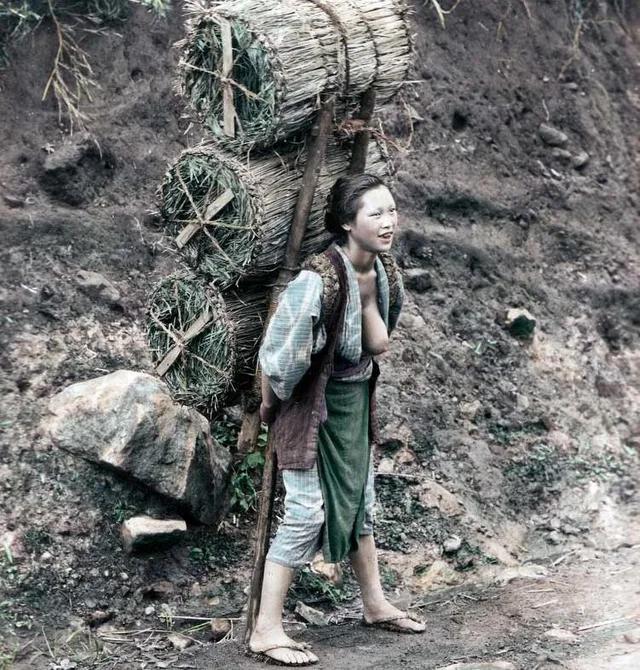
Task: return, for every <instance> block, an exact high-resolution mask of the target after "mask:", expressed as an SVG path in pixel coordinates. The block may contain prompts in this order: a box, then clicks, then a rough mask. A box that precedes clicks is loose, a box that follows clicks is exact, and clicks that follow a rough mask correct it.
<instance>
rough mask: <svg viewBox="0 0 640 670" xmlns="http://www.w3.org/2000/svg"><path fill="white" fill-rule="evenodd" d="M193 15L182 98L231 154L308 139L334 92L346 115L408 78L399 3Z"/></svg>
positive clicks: (265, 5) (357, 0) (299, 4)
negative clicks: (371, 94)
mask: <svg viewBox="0 0 640 670" xmlns="http://www.w3.org/2000/svg"><path fill="white" fill-rule="evenodd" d="M189 8H190V13H191V18H190V20H189V23H188V32H187V36H186V38H185V39H184V40H183V41H182V42H181V43H180V44H181V47H182V58H181V62H180V70H181V87H182V91H183V93H184V95H185V96H186V97H187V99H188V101H189V104H190V106H191V107H192V109H193V110H194V111H195V112H196V115H197V116H198V117H199V118H200V119H201V120H202V121H203V122H204V123H205V124H206V125H207V126H208V128H209V129H210V130H211V131H212V132H213V134H214V135H215V136H216V137H217V138H218V140H219V141H221V142H223V143H224V145H225V146H226V147H227V148H230V149H233V150H240V149H245V148H250V147H253V146H255V147H260V148H266V147H269V146H273V145H274V144H276V143H277V142H279V141H281V140H283V139H285V138H287V137H290V136H291V135H294V134H296V133H297V132H299V131H302V130H304V129H305V128H306V126H307V125H308V124H309V122H310V120H311V118H312V117H313V115H314V113H315V112H316V111H317V109H318V100H319V96H320V95H321V94H331V93H335V94H337V95H338V96H340V97H341V98H342V99H343V102H344V103H345V105H346V106H347V108H351V107H353V103H354V101H355V100H356V99H357V98H358V97H359V96H360V94H361V93H363V92H364V91H365V90H367V89H368V88H369V87H370V86H371V85H372V84H373V85H374V86H375V87H376V90H377V98H378V103H383V102H385V101H387V100H388V99H389V98H390V97H391V96H392V95H393V94H394V93H395V91H396V90H397V89H398V87H399V86H400V84H401V83H402V81H403V80H404V78H405V76H406V71H407V67H408V64H409V53H410V42H409V28H408V23H407V16H406V14H407V12H406V8H405V6H404V4H401V0H296V1H295V2H284V1H283V0H279V1H273V2H263V0H234V1H229V2H224V3H222V4H217V5H213V6H208V7H205V6H202V5H201V4H197V3H196V2H192V3H191V4H190V5H189ZM225 34H227V35H228V36H230V44H229V45H227V68H228V69H225V55H224V54H225V44H224V42H225V39H227V40H228V39H229V37H227V38H225V37H224V35H225ZM225 96H226V102H227V107H226V108H225ZM229 104H231V106H229ZM225 109H226V114H227V117H228V118H227V125H226V131H225V121H224V117H225ZM341 111H345V110H344V109H343V110H341ZM229 124H230V125H229Z"/></svg>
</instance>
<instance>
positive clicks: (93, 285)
mask: <svg viewBox="0 0 640 670" xmlns="http://www.w3.org/2000/svg"><path fill="white" fill-rule="evenodd" d="M76 283H77V284H78V286H79V287H80V289H81V290H82V291H83V292H84V293H86V294H87V295H88V296H89V297H91V298H94V299H97V300H103V301H104V302H106V303H107V304H109V305H118V304H120V291H118V289H117V288H116V287H115V286H114V285H113V284H112V283H111V282H110V281H109V280H108V279H107V278H106V277H104V276H103V275H101V274H100V273H98V272H91V271H90V270H78V272H77V274H76Z"/></svg>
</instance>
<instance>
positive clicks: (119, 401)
mask: <svg viewBox="0 0 640 670" xmlns="http://www.w3.org/2000/svg"><path fill="white" fill-rule="evenodd" d="M43 432H44V434H47V435H48V436H49V437H50V439H51V441H52V443H53V444H54V445H56V446H58V447H60V448H61V449H65V450H66V451H69V452H71V453H73V454H76V455H77V456H81V457H83V458H86V459H87V460H90V461H93V462H95V463H99V464H100V465H104V466H107V467H110V468H113V469H114V470H116V471H117V472H119V473H121V474H123V475H127V476H129V477H131V478H133V479H134V480H136V481H138V482H140V483H142V484H144V485H146V486H148V487H149V488H150V489H152V490H153V491H156V492H157V493H160V494H161V495H163V496H166V497H168V498H170V499H171V500H173V501H175V502H176V503H178V504H179V505H180V506H181V507H183V508H184V509H185V510H186V511H187V512H188V513H189V514H190V515H191V516H193V517H194V518H196V519H197V520H198V521H201V522H202V523H206V524H213V523H215V522H216V521H217V519H218V517H219V515H220V512H221V507H222V502H223V499H224V494H225V489H226V486H227V483H228V474H229V468H230V465H231V455H230V454H229V452H228V451H227V450H226V449H224V448H223V447H222V446H221V445H219V444H218V442H216V440H214V439H213V438H212V436H211V433H210V431H209V423H208V422H207V420H206V419H205V418H204V417H203V416H202V415H201V414H198V412H196V411H195V410H193V409H190V408H188V407H183V406H181V405H179V404H177V403H175V402H173V400H172V399H171V396H170V395H169V391H168V389H167V387H166V385H165V384H164V383H163V382H162V381H160V380H159V379H157V378H156V377H152V376H151V375H149V374H145V373H142V372H132V371H129V370H119V371H117V372H113V373H111V374H108V375H105V376H103V377H98V378H96V379H91V380H89V381H86V382H80V383H78V384H73V385H72V386H69V387H67V388H66V389H64V390H63V391H62V392H60V393H58V394H57V395H56V396H54V397H53V398H52V399H51V400H50V402H49V416H48V417H46V418H45V421H44V425H43Z"/></svg>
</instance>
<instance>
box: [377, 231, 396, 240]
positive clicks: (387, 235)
mask: <svg viewBox="0 0 640 670" xmlns="http://www.w3.org/2000/svg"><path fill="white" fill-rule="evenodd" d="M378 237H379V238H380V239H381V240H384V241H385V242H391V240H392V239H393V233H385V234H384V235H378Z"/></svg>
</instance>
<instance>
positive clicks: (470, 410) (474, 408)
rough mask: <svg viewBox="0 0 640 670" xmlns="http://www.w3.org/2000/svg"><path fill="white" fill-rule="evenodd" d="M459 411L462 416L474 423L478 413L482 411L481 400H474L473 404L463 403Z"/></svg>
mask: <svg viewBox="0 0 640 670" xmlns="http://www.w3.org/2000/svg"><path fill="white" fill-rule="evenodd" d="M458 409H459V411H460V414H462V416H464V417H466V418H467V419H469V420H471V421H473V419H475V418H476V415H477V414H478V412H479V411H480V410H481V409H482V403H481V402H480V401H479V400H474V401H473V402H463V403H461V404H460V405H459V407H458Z"/></svg>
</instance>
